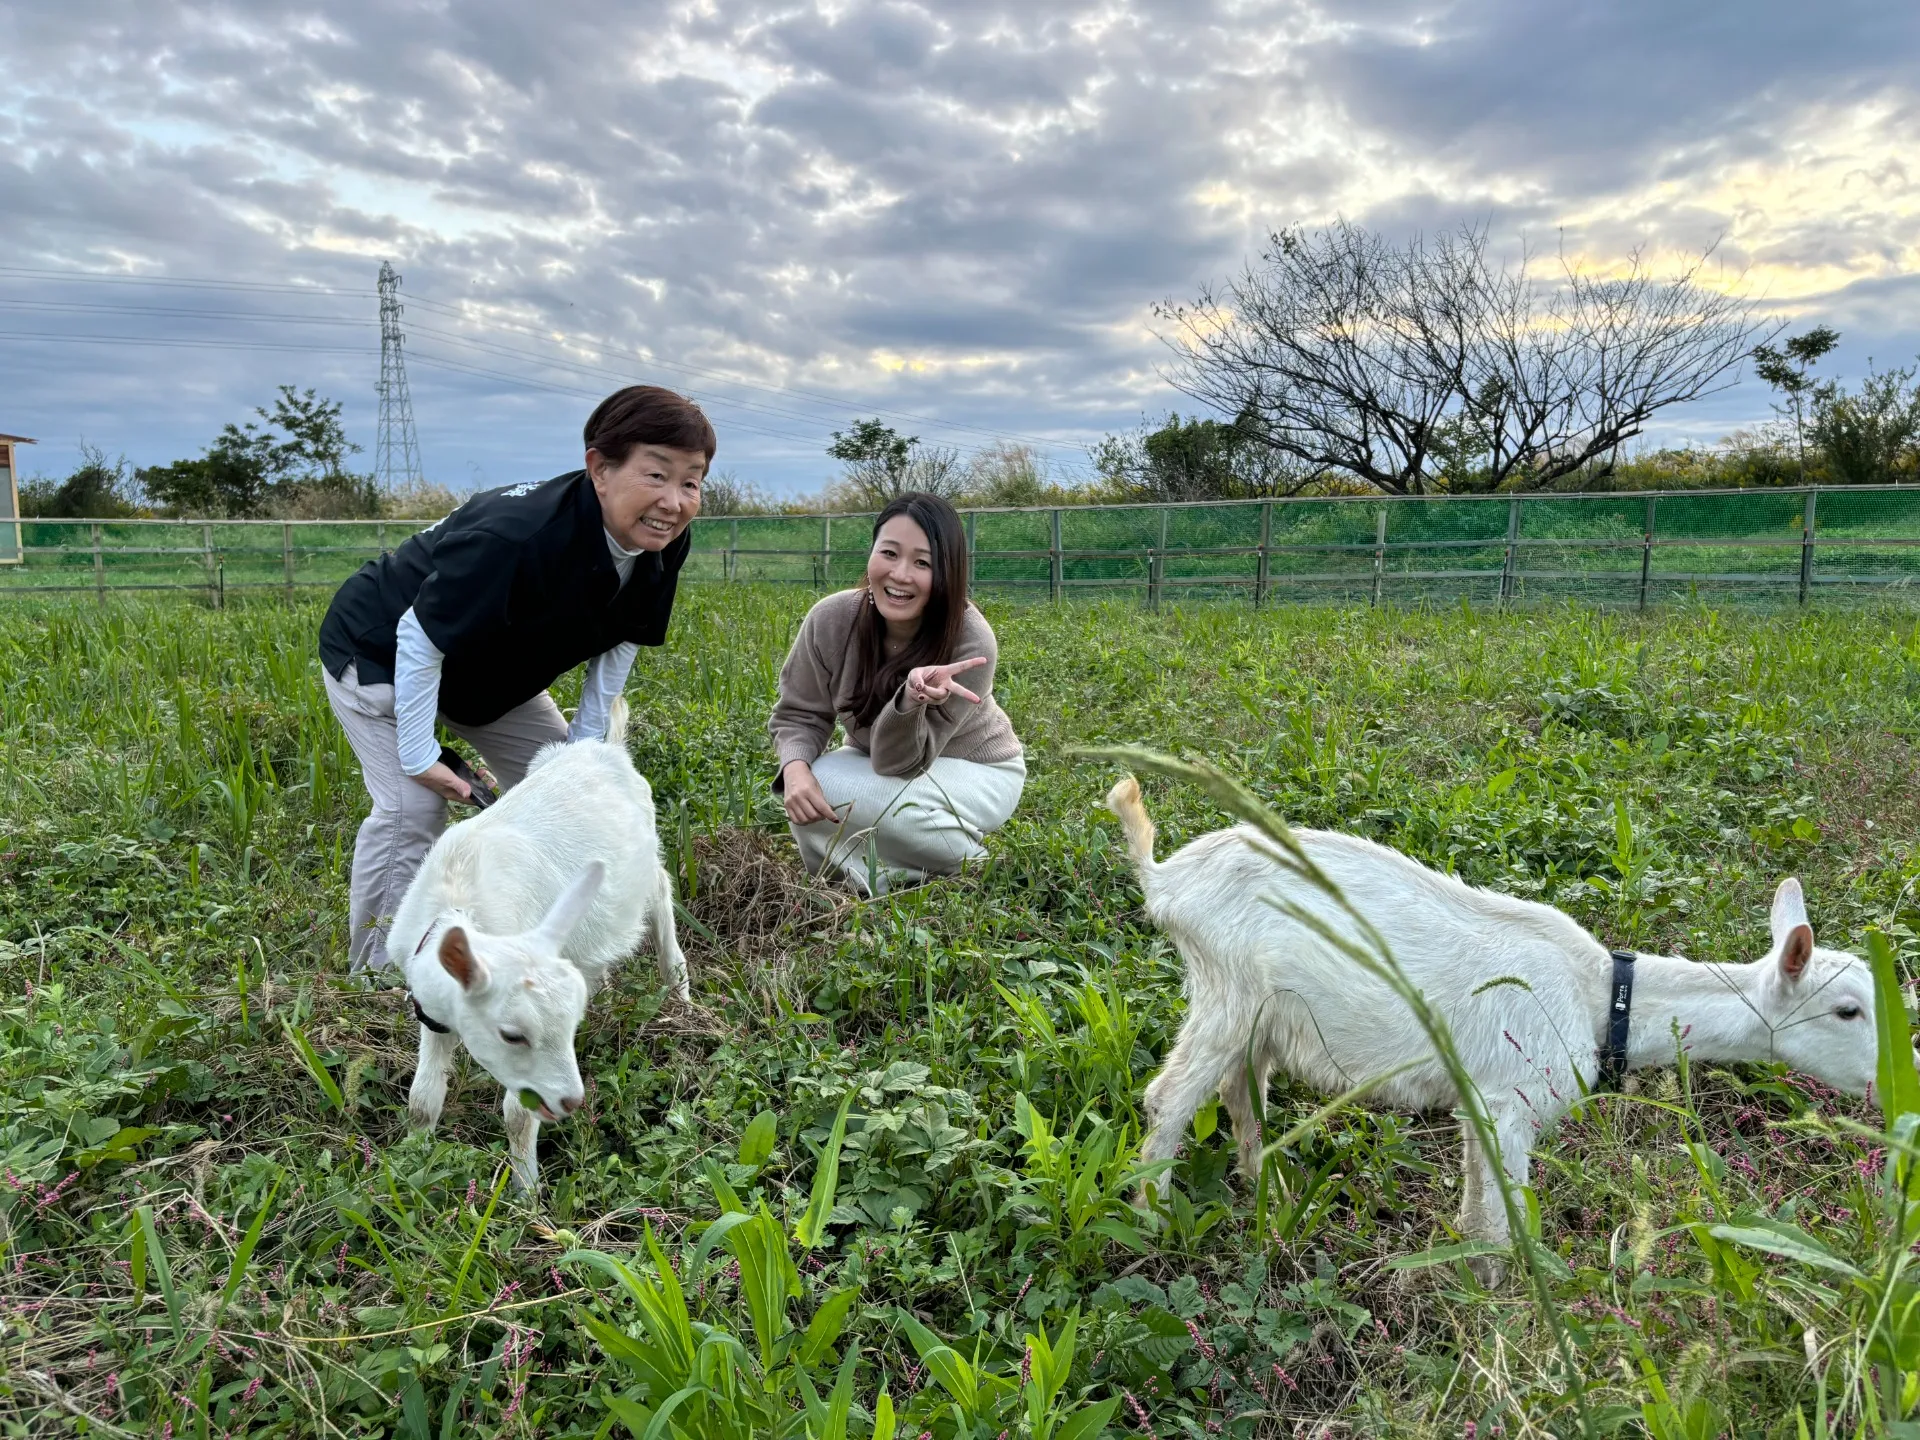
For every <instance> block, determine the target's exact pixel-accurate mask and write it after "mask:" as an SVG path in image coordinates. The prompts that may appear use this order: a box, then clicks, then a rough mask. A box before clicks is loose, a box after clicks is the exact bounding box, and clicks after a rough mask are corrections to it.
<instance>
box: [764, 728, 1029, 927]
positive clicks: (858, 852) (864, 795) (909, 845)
mask: <svg viewBox="0 0 1920 1440" xmlns="http://www.w3.org/2000/svg"><path fill="white" fill-rule="evenodd" d="M813 778H814V779H815V780H817V781H818V782H819V784H820V792H821V794H823V795H825V796H826V797H827V803H828V804H829V805H831V806H833V807H834V809H835V810H836V811H838V810H840V809H841V807H842V806H851V809H849V810H846V811H844V812H843V813H844V814H845V815H846V819H845V820H843V821H841V822H839V823H837V824H832V825H829V824H827V823H825V822H821V823H819V824H815V825H793V826H789V827H788V828H789V829H791V830H792V831H793V840H794V843H795V844H796V845H798V846H799V847H800V859H801V861H802V863H804V864H805V865H806V867H807V871H808V873H809V874H814V875H818V874H820V873H821V872H822V871H824V870H827V869H828V868H829V867H831V869H832V870H834V871H836V872H838V873H839V874H840V875H843V876H845V877H846V879H847V880H848V881H849V882H850V883H851V884H852V885H853V887H854V888H855V889H856V890H858V891H860V892H861V893H862V894H874V893H879V894H884V893H885V892H886V891H888V890H890V889H895V890H897V889H899V888H900V887H901V886H902V885H917V884H919V883H920V882H921V881H923V880H925V879H926V878H927V876H929V875H952V874H955V873H957V872H958V871H959V869H960V866H961V864H962V862H964V861H967V860H977V859H979V858H980V857H981V856H983V855H985V854H986V853H987V851H986V847H985V846H984V845H982V844H981V843H980V842H981V841H982V840H983V839H984V838H985V837H986V836H987V835H988V834H989V833H990V832H992V831H994V830H998V829H999V828H1000V827H1001V826H1002V825H1004V824H1006V823H1007V820H1008V819H1009V818H1010V817H1011V816H1012V814H1013V812H1014V809H1015V807H1016V806H1018V805H1019V803H1020V792H1021V791H1022V790H1023V789H1024V788H1026V783H1027V764H1026V761H1025V760H1024V759H1022V758H1021V757H1020V756H1018V755H1016V756H1014V757H1013V759H1011V760H1000V761H996V762H994V763H993V764H990V765H983V764H980V763H978V762H976V761H972V760H949V759H946V758H945V757H942V758H941V759H938V760H936V761H934V762H933V764H932V766H931V767H930V768H929V769H928V770H927V771H926V772H925V773H924V774H921V775H916V776H915V777H914V778H912V779H911V780H908V779H903V778H902V777H900V776H898V775H876V774H875V773H874V769H873V761H872V759H871V758H870V757H868V756H867V755H866V754H865V752H863V751H860V750H855V749H853V748H852V747H851V746H843V747H842V748H840V749H838V750H829V751H828V752H827V753H826V754H824V755H822V756H821V757H820V758H819V759H818V760H816V761H814V762H813Z"/></svg>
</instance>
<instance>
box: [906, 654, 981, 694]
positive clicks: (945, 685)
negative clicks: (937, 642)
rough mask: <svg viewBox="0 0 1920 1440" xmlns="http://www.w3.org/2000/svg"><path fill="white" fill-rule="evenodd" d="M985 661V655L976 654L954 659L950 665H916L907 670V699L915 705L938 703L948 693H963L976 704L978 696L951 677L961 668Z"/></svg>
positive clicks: (968, 668)
mask: <svg viewBox="0 0 1920 1440" xmlns="http://www.w3.org/2000/svg"><path fill="white" fill-rule="evenodd" d="M986 663H987V657H986V656H984V655H976V656H974V657H973V658H972V659H971V660H956V661H954V663H953V664H951V665H919V666H916V667H915V668H913V669H912V670H909V671H908V672H907V699H908V700H910V701H912V702H913V703H914V704H916V705H939V704H942V703H943V702H945V700H946V699H947V697H948V696H949V695H964V696H966V697H967V699H969V700H971V701H972V702H973V703H974V704H975V705H978V704H979V703H980V697H979V696H978V695H976V694H974V693H973V692H972V691H971V690H969V689H967V687H966V686H964V685H961V684H959V683H957V682H956V681H955V680H954V678H953V677H954V676H956V675H958V674H959V673H960V672H961V671H963V670H971V669H973V668H974V667H975V666H976V665H984V664H986Z"/></svg>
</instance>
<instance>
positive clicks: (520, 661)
mask: <svg viewBox="0 0 1920 1440" xmlns="http://www.w3.org/2000/svg"><path fill="white" fill-rule="evenodd" d="M691 544H692V537H691V535H690V534H682V535H681V536H680V537H679V538H678V539H676V540H675V541H674V542H673V543H672V544H671V545H669V546H667V548H666V549H665V550H662V551H660V552H658V553H657V554H656V553H653V552H646V553H643V554H641V555H640V556H639V558H638V559H636V560H635V561H634V563H633V573H632V574H631V575H630V576H629V577H628V579H627V583H626V584H625V585H624V586H622V585H621V584H620V577H619V574H618V572H616V571H615V570H614V568H613V557H612V555H611V554H610V553H609V552H608V550H607V540H606V525H605V522H604V520H603V519H602V517H601V513H600V497H599V496H598V495H596V494H595V493H594V489H593V482H592V481H591V480H589V479H588V478H587V472H586V471H584V470H576V471H574V472H573V473H572V474H570V475H559V476H555V477H554V478H553V479H551V480H547V481H542V482H537V483H534V482H529V483H527V484H524V485H509V486H507V487H506V488H505V489H503V490H488V491H484V492H482V493H481V494H478V495H475V496H473V497H472V498H470V499H469V500H467V501H466V502H465V503H464V504H462V505H461V506H460V508H459V509H457V510H455V511H454V512H453V513H452V514H451V515H449V516H447V517H446V518H445V519H444V520H441V521H438V522H437V523H435V524H433V525H430V526H428V527H427V528H426V529H425V530H422V531H421V532H420V533H419V534H417V535H413V536H410V537H409V538H408V539H407V540H405V541H404V542H402V544H401V545H400V548H399V549H397V550H395V551H393V552H392V553H391V554H389V555H383V556H381V557H380V558H379V559H378V560H370V561H368V562H367V563H366V564H365V565H363V566H362V567H361V568H360V570H359V571H358V573H356V574H355V575H354V576H353V577H352V578H351V579H349V580H348V581H347V582H346V583H345V584H344V585H342V586H341V587H340V589H339V590H338V591H336V592H335V594H334V597H333V603H332V604H331V605H329V606H328V607H327V616H326V619H324V620H322V621H321V622H320V658H321V660H322V661H323V663H325V665H326V667H327V672H328V673H329V674H330V675H332V676H333V677H334V678H335V679H338V678H339V677H340V675H341V673H342V672H343V671H344V670H345V669H346V668H347V666H348V665H350V664H352V665H357V666H358V667H359V668H358V672H357V673H358V675H359V678H360V680H361V682H362V683H363V684H369V685H378V684H386V683H391V682H392V680H393V665H394V631H395V629H396V627H397V626H398V625H399V623H400V617H401V616H402V615H404V614H406V613H407V610H408V608H409V607H411V608H412V610H413V612H414V614H415V616H416V617H417V618H418V619H419V621H420V628H421V629H422V630H424V631H425V632H426V635H427V638H428V639H429V640H431V641H432V642H433V643H434V645H435V647H437V648H438V649H439V650H440V652H441V653H442V654H443V655H445V656H446V663H445V665H444V666H443V667H442V669H441V672H440V713H441V714H443V715H445V716H446V717H447V718H448V719H450V720H453V721H455V722H457V723H459V724H462V725H485V724H487V723H489V722H490V721H494V720H498V719H499V718H500V717H501V716H502V715H504V714H506V713H507V711H509V710H511V709H513V707H514V706H516V705H520V704H523V703H525V702H526V701H528V700H531V699H532V698H533V697H534V696H535V695H538V694H539V693H540V692H541V691H542V690H544V689H546V688H547V686H548V685H550V684H552V683H553V681H554V680H555V679H557V678H558V677H559V676H561V675H564V674H565V673H566V672H567V671H569V670H571V669H572V668H573V667H574V666H576V665H578V664H580V663H581V662H582V661H583V660H587V659H590V658H591V657H593V656H595V655H598V654H600V653H601V652H603V651H606V650H611V649H612V648H613V647H614V646H616V645H619V644H622V643H623V642H626V641H632V642H633V643H635V644H639V645H659V644H661V643H662V642H664V641H665V639H666V636H667V621H668V619H669V618H670V617H671V616H672V614H673V594H674V588H675V586H676V584H677V583H678V581H679V577H680V567H681V565H683V564H684V563H685V562H686V558H687V551H688V549H689V547H690V546H691Z"/></svg>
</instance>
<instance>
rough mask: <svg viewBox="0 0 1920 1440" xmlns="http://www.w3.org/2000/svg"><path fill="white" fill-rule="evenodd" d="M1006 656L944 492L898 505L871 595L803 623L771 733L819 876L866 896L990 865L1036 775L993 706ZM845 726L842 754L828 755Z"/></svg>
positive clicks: (790, 806)
mask: <svg viewBox="0 0 1920 1440" xmlns="http://www.w3.org/2000/svg"><path fill="white" fill-rule="evenodd" d="M998 655H999V646H998V645H997V643H996V642H995V640H994V635H993V627H992V626H990V625H988V624H987V621H986V617H985V616H983V615H982V614H981V613H980V612H979V611H978V610H976V609H975V608H974V607H973V606H972V605H971V604H969V603H968V601H967V537H966V531H965V530H964V529H963V528H962V526H961V523H960V517H959V515H958V514H956V513H955V512H954V508H953V506H952V505H950V504H948V503H947V502H946V501H945V500H943V499H941V498H940V497H939V496H936V495H922V494H907V495H902V496H900V497H898V498H897V499H895V500H894V501H893V502H892V503H891V504H889V505H888V506H887V507H886V509H884V510H882V511H881V512H880V516H879V518H878V519H877V520H875V521H874V525H873V551H872V553H871V554H870V555H869V556H868V558H867V574H866V580H865V583H863V584H862V585H861V586H860V587H859V588H858V589H855V590H843V591H841V592H840V593H839V594H837V595H829V596H828V597H827V598H826V599H824V600H822V601H820V602H819V603H818V604H816V605H815V606H814V607H813V609H812V610H810V611H809V612H808V613H807V618H806V620H805V621H803V622H802V624H801V626H800V634H799V636H798V637H797V638H796V639H795V640H794V642H793V649H792V651H791V652H790V653H789V654H788V656H787V663H786V665H785V666H784V667H782V669H781V671H780V698H779V702H778V703H777V704H776V705H775V706H774V710H773V716H772V718H771V720H770V721H769V722H768V728H769V729H770V730H771V731H772V733H773V739H774V744H775V747H776V748H777V749H778V751H779V756H780V773H779V776H778V777H777V778H776V779H775V781H774V789H775V791H776V792H778V793H779V794H781V795H782V797H783V799H784V801H785V804H786V811H787V820H788V821H789V823H790V824H791V826H792V829H793V838H794V841H795V843H796V844H797V845H798V846H799V847H800V856H801V859H802V860H803V861H804V862H805V864H806V867H807V869H808V870H809V871H810V872H812V873H815V874H820V873H831V874H835V875H839V876H842V877H844V878H845V879H846V880H847V881H848V882H850V883H851V884H852V885H853V887H854V888H855V889H857V890H859V891H861V892H862V893H870V892H874V891H885V890H887V889H890V888H897V887H898V886H900V885H902V884H915V883H918V882H919V881H921V880H924V879H925V878H926V877H927V876H928V875H930V874H952V873H953V872H955V871H957V870H958V869H959V868H960V865H961V862H962V861H965V860H968V859H973V858H976V857H978V856H981V855H984V854H985V853H986V850H985V848H984V847H983V846H982V845H981V843H980V842H981V840H982V839H983V838H984V837H985V836H986V835H987V834H988V833H989V832H991V831H994V830H997V829H999V828H1000V826H1002V825H1004V824H1005V823H1006V822H1007V819H1008V817H1009V816H1011V815H1012V814H1013V811H1014V807H1015V806H1016V805H1018V804H1019V803H1020V791H1021V789H1022V788H1023V787H1024V786H1025V784H1026V777H1027V767H1026V761H1025V759H1024V758H1023V756H1022V753H1021V748H1020V741H1019V738H1018V737H1017V736H1016V735H1015V734H1014V733H1013V725H1012V724H1011V723H1010V722H1009V721H1008V719H1007V716H1006V712H1005V711H1003V710H1002V709H1001V708H1000V707H999V706H998V705H996V704H995V703H994V700H993V678H994V666H995V662H996V660H997V658H998ZM836 721H838V722H839V723H840V724H841V725H843V726H844V727H845V729H846V736H847V743H846V744H845V745H844V746H842V747H841V748H840V749H837V750H832V751H828V750H827V742H828V739H829V738H830V737H831V735H832V734H833V728H834V724H835V722H836ZM823 751H824V752H826V753H824V754H823V753H822V752H823Z"/></svg>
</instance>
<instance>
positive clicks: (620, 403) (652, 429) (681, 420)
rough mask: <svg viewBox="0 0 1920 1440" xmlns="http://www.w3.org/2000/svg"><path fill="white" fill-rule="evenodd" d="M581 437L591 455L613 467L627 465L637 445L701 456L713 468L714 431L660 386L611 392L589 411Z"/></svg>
mask: <svg viewBox="0 0 1920 1440" xmlns="http://www.w3.org/2000/svg"><path fill="white" fill-rule="evenodd" d="M585 436H586V442H587V448H588V449H589V450H598V451H599V452H600V453H601V454H602V455H604V456H606V457H607V459H609V460H611V461H612V462H613V463H614V464H615V465H621V464H625V463H626V459H627V456H628V455H629V454H630V453H631V452H632V450H633V447H634V446H636V445H664V446H666V447H667V449H669V450H699V451H703V452H704V453H705V454H706V457H707V463H708V464H712V463H713V452H714V449H715V446H716V444H717V442H716V440H715V437H714V433H713V426H712V425H711V424H710V423H709V422H708V420H707V417H706V415H705V414H703V413H702V411H701V409H700V407H699V406H698V405H696V404H694V403H693V401H691V400H689V399H688V398H687V397H686V396H684V395H678V394H675V393H674V392H673V391H671V390H666V389H662V388H661V387H660V386H658V385H629V386H627V388H626V389H624V390H616V391H614V392H613V394H611V395H609V396H608V397H607V398H606V399H604V400H602V401H601V402H600V403H599V404H598V405H596V406H594V407H593V414H591V415H589V416H588V417H587V428H586V432H585Z"/></svg>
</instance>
